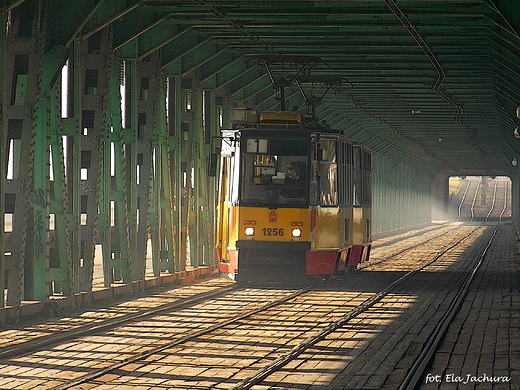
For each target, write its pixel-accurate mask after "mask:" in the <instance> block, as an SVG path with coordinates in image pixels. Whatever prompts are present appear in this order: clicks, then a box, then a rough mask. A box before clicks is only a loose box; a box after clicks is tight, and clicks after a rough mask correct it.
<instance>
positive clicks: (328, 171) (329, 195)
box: [320, 140, 338, 206]
mask: <svg viewBox="0 0 520 390" xmlns="http://www.w3.org/2000/svg"><path fill="white" fill-rule="evenodd" d="M320 146H321V160H320V204H321V205H322V206H337V205H338V173H337V171H338V170H337V163H336V157H337V156H336V140H322V141H321V145H320Z"/></svg>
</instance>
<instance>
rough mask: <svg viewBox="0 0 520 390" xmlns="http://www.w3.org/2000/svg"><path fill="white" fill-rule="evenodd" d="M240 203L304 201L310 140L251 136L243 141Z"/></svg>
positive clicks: (287, 204)
mask: <svg viewBox="0 0 520 390" xmlns="http://www.w3.org/2000/svg"><path fill="white" fill-rule="evenodd" d="M241 161H242V163H241V164H242V165H241V178H242V183H241V194H240V195H241V196H240V203H241V204H243V205H246V206H248V205H250V206H269V207H272V206H276V207H298V206H300V207H301V206H302V205H306V204H307V197H308V163H309V140H308V139H306V138H290V139H289V138H267V137H250V138H246V139H245V140H244V141H243V142H242V158H241Z"/></svg>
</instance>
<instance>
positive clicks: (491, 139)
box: [3, 0, 520, 176]
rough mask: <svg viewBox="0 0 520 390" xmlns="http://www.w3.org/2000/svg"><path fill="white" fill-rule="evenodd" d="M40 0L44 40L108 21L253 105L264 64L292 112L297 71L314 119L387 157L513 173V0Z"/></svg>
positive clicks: (269, 91) (165, 59) (266, 105)
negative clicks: (44, 10)
mask: <svg viewBox="0 0 520 390" xmlns="http://www.w3.org/2000/svg"><path fill="white" fill-rule="evenodd" d="M23 2H24V1H23V0H16V1H15V0H12V1H9V0H7V1H4V2H3V7H7V8H14V7H17V6H18V5H20V4H22V3H23ZM53 3H55V6H54V7H53V14H52V15H51V17H50V21H49V22H50V23H49V25H50V26H56V28H54V29H52V32H51V34H50V36H49V37H48V39H47V45H48V46H49V49H50V48H52V47H53V46H57V45H68V44H70V42H71V41H72V38H74V37H76V36H78V35H79V36H80V37H81V38H88V37H91V36H93V35H94V34H96V33H97V32H98V31H100V30H101V29H103V28H104V27H106V26H112V27H113V29H112V31H113V47H114V50H117V51H118V53H119V55H120V56H121V58H129V59H135V58H137V59H145V58H146V57H147V56H148V55H150V54H152V53H154V52H157V51H159V52H160V54H161V66H162V70H163V71H164V72H165V73H166V74H170V75H175V76H181V77H183V78H185V79H189V78H198V79H199V80H200V81H201V82H202V87H203V88H207V89H210V88H211V89H215V90H216V93H217V96H218V94H219V93H222V94H224V93H225V94H227V95H231V97H232V98H233V99H234V100H235V101H236V103H237V104H240V105H243V106H244V107H253V108H255V109H256V110H259V111H265V110H273V109H278V103H279V101H278V100H276V99H275V96H274V95H273V87H272V79H271V78H270V77H269V74H268V72H267V69H266V67H270V71H271V72H272V76H274V80H275V81H276V82H278V83H282V84H283V83H286V85H287V86H286V88H285V97H286V98H287V101H288V105H289V106H290V107H293V106H294V107H297V108H299V109H303V110H304V111H305V109H306V107H307V105H306V104H305V101H304V99H303V97H302V94H301V93H300V92H301V90H300V88H299V87H298V85H297V84H296V81H297V77H293V75H294V72H296V73H298V72H300V76H302V77H301V78H300V87H301V88H302V89H303V90H304V91H306V93H307V94H308V95H307V97H311V96H314V98H315V99H316V100H317V101H320V104H319V105H317V107H316V114H317V116H318V117H319V118H320V120H321V119H324V120H326V121H327V122H328V123H329V124H330V126H331V127H332V128H335V129H342V130H343V131H344V132H345V133H346V134H348V135H349V136H351V137H352V138H353V139H355V140H356V141H358V142H362V143H364V144H366V145H368V146H369V147H370V148H371V149H372V150H374V151H376V152H378V153H381V154H383V155H387V156H391V158H392V159H393V160H394V161H395V160H397V161H404V162H406V163H408V164H411V165H414V166H417V167H418V168H419V169H421V170H423V171H428V172H431V174H432V175H434V174H437V173H439V172H444V173H446V174H450V175H475V174H489V175H509V176H512V175H516V173H515V172H516V169H517V168H516V167H513V165H512V164H511V161H512V160H513V158H514V157H516V156H520V140H519V139H518V138H520V135H519V134H518V132H516V133H515V129H516V128H517V127H518V126H519V125H520V119H518V117H517V115H518V114H517V108H518V106H519V103H520V89H519V88H518V80H519V78H520V36H519V31H520V2H519V1H518V0H427V1H426V0H399V1H396V0H384V1H383V0H380V1H375V0H348V1H334V0H331V1H306V0H304V1H262V2H259V1H251V0H249V1H248V0H239V1H234V0H227V1H219V0H193V1H188V0H184V1H170V0H126V1H119V0H105V1H99V0H84V1H76V2H71V1H68V0H57V1H53ZM302 67H303V70H302ZM291 72H293V73H291ZM303 75H305V77H303ZM311 76H312V77H311ZM320 77H321V78H320ZM327 88H328V91H327V93H326V94H324V95H323V96H322V92H325V90H326V89H327Z"/></svg>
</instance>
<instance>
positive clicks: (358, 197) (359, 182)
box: [352, 148, 363, 207]
mask: <svg viewBox="0 0 520 390" xmlns="http://www.w3.org/2000/svg"><path fill="white" fill-rule="evenodd" d="M353 173H354V175H353V178H352V189H353V195H354V207H361V206H362V205H363V175H362V174H361V149H360V148H355V149H354V172H353Z"/></svg>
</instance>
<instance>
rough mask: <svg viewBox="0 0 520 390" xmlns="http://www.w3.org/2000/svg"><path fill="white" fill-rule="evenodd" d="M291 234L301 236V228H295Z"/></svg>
mask: <svg viewBox="0 0 520 390" xmlns="http://www.w3.org/2000/svg"><path fill="white" fill-rule="evenodd" d="M292 236H293V237H301V236H302V230H301V229H298V228H295V229H293V230H292Z"/></svg>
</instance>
